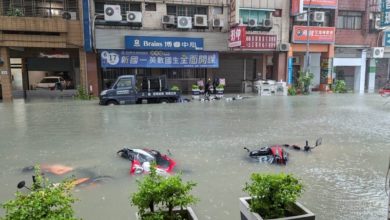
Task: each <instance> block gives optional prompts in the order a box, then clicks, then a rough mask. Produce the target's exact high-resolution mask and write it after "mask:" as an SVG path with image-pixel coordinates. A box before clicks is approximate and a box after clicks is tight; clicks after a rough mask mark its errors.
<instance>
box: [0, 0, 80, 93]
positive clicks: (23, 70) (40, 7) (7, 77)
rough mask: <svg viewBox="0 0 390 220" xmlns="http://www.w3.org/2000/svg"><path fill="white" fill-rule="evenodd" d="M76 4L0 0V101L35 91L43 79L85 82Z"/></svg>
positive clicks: (58, 0) (70, 0)
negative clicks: (56, 77)
mask: <svg viewBox="0 0 390 220" xmlns="http://www.w3.org/2000/svg"><path fill="white" fill-rule="evenodd" d="M81 6H82V3H81V1H79V0H67V1H64V0H51V1H46V0H2V1H0V56H1V62H0V68H1V73H2V75H1V85H2V93H3V98H4V99H5V100H10V99H12V90H14V91H15V90H20V91H28V90H32V89H34V87H35V85H36V83H37V82H39V80H41V79H42V78H43V77H45V76H51V75H57V76H62V77H64V78H65V79H66V80H68V81H69V83H70V84H72V86H73V87H76V86H77V85H80V84H81V85H84V83H85V75H86V74H85V57H86V55H85V52H84V50H83V35H82V33H83V31H82V22H81V19H80V18H81V15H82V14H81V10H80V9H81V8H82V7H81Z"/></svg>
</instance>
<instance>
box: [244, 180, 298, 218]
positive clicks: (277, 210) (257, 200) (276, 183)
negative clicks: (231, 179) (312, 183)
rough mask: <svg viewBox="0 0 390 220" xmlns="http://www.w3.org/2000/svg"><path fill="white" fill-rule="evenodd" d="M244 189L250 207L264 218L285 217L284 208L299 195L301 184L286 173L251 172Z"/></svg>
mask: <svg viewBox="0 0 390 220" xmlns="http://www.w3.org/2000/svg"><path fill="white" fill-rule="evenodd" d="M251 181H252V182H251V183H245V187H244V189H243V190H244V191H246V192H247V193H248V194H249V195H250V196H251V197H252V199H251V201H250V209H251V211H252V212H257V213H259V214H261V215H262V217H263V218H265V219H271V218H280V217H285V210H286V209H287V208H288V207H289V205H291V204H292V203H294V202H295V201H296V199H297V198H298V197H299V196H300V195H301V193H302V190H303V186H302V184H300V183H299V181H298V179H296V178H294V177H293V176H291V175H287V174H260V173H253V174H252V176H251Z"/></svg>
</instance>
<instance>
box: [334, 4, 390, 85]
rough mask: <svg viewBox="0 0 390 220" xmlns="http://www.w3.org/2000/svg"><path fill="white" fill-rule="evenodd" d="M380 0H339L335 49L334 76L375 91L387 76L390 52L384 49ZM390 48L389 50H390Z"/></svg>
mask: <svg viewBox="0 0 390 220" xmlns="http://www.w3.org/2000/svg"><path fill="white" fill-rule="evenodd" d="M380 7H381V1H380V0H362V1H353V0H339V1H338V10H337V14H336V16H337V18H336V19H337V23H336V24H337V25H336V27H337V30H336V45H335V47H336V49H335V57H336V58H335V59H334V66H335V79H342V80H345V81H346V83H347V86H348V88H349V89H353V90H354V91H355V92H359V93H364V92H365V91H366V90H367V91H368V92H374V90H375V88H378V87H380V86H383V85H384V83H385V81H386V80H387V79H388V71H389V60H388V59H385V58H384V57H388V58H389V57H390V53H389V54H388V53H384V48H383V47H382V33H383V32H382V31H383V28H382V27H381V24H380V21H381V19H380ZM389 52H390V51H389Z"/></svg>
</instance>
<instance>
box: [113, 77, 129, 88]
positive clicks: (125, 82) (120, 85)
mask: <svg viewBox="0 0 390 220" xmlns="http://www.w3.org/2000/svg"><path fill="white" fill-rule="evenodd" d="M132 85H133V84H132V81H131V79H130V78H124V79H121V80H119V81H118V83H117V84H116V88H118V89H121V88H131V87H132Z"/></svg>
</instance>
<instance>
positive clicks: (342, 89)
mask: <svg viewBox="0 0 390 220" xmlns="http://www.w3.org/2000/svg"><path fill="white" fill-rule="evenodd" d="M333 92H336V93H346V92H347V85H346V83H345V81H344V80H336V83H335V86H334V89H333Z"/></svg>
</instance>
